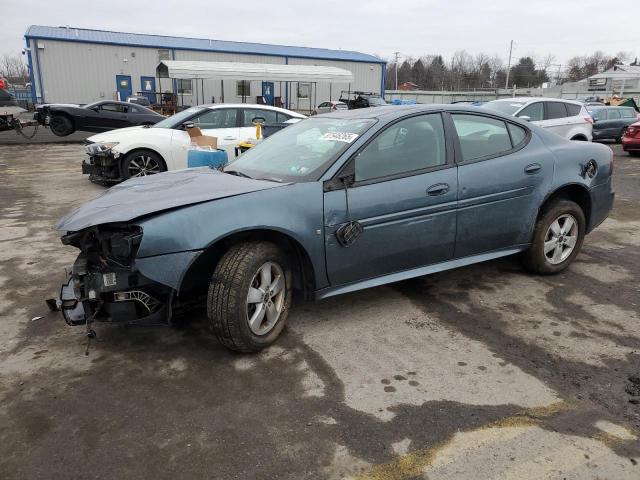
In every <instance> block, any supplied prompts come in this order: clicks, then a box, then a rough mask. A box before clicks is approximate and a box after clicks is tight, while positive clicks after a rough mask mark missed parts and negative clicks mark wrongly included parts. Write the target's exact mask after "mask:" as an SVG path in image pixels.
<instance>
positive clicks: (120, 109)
mask: <svg viewBox="0 0 640 480" xmlns="http://www.w3.org/2000/svg"><path fill="white" fill-rule="evenodd" d="M100 110H104V111H105V112H116V113H127V107H125V106H124V105H120V104H119V103H103V104H102V105H100Z"/></svg>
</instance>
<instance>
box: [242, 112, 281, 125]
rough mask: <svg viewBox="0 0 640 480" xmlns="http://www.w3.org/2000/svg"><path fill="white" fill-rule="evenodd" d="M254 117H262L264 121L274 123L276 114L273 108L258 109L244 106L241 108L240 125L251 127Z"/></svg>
mask: <svg viewBox="0 0 640 480" xmlns="http://www.w3.org/2000/svg"><path fill="white" fill-rule="evenodd" d="M254 118H264V120H265V122H266V123H276V122H277V115H276V112H274V111H273V110H267V109H264V110H263V109H261V108H260V109H258V108H244V109H242V121H241V124H240V126H241V127H253V119H254Z"/></svg>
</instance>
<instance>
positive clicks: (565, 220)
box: [523, 200, 586, 275]
mask: <svg viewBox="0 0 640 480" xmlns="http://www.w3.org/2000/svg"><path fill="white" fill-rule="evenodd" d="M585 231H586V221H585V217H584V212H583V211H582V209H581V208H580V206H579V205H578V204H576V203H575V202H572V201H570V200H556V201H555V202H553V203H552V204H550V205H548V206H547V207H546V208H545V210H544V211H543V213H542V215H540V217H539V218H538V221H537V222H536V227H535V231H534V233H533V243H532V244H531V247H529V249H528V250H527V251H526V252H525V253H524V255H523V263H524V265H525V267H526V268H527V269H529V270H531V271H533V272H535V273H539V274H543V275H549V274H553V273H558V272H561V271H562V270H564V269H565V268H567V267H568V266H569V265H570V264H571V262H572V261H573V259H574V258H575V257H576V255H578V253H579V252H580V249H581V248H582V242H583V241H584V235H585Z"/></svg>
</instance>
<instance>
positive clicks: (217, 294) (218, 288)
mask: <svg viewBox="0 0 640 480" xmlns="http://www.w3.org/2000/svg"><path fill="white" fill-rule="evenodd" d="M270 262H272V263H275V264H277V265H279V266H280V267H281V269H282V272H283V275H284V298H283V301H282V307H281V311H280V315H279V317H277V320H276V321H275V323H274V324H273V326H271V327H270V330H268V331H267V332H265V334H264V335H257V334H256V333H254V331H252V329H251V327H250V326H249V306H248V295H249V288H250V287H251V283H252V281H255V278H254V277H255V276H256V275H257V274H258V272H259V271H260V269H261V267H263V266H264V265H265V264H268V263H270ZM290 307H291V269H290V267H289V262H288V259H287V257H286V255H285V254H284V253H283V252H282V250H280V249H279V248H278V247H277V246H276V245H275V244H273V243H270V242H260V241H251V242H243V243H239V244H237V245H234V246H233V247H231V248H230V249H229V250H228V251H227V252H226V253H225V254H224V256H223V257H222V258H221V259H220V261H219V262H218V264H217V265H216V268H215V272H214V274H213V277H212V278H211V283H210V284H209V294H208V296H207V316H208V318H209V326H210V327H211V330H213V332H214V334H215V336H216V338H217V339H218V340H219V341H220V343H222V344H223V345H224V346H225V347H227V348H229V349H231V350H235V351H237V352H257V351H259V350H262V349H263V348H265V347H268V346H269V345H271V344H272V343H273V342H275V341H276V339H277V338H278V337H279V336H280V333H282V330H283V328H284V326H285V323H286V320H287V316H288V314H289V308H290ZM265 318H266V315H265Z"/></svg>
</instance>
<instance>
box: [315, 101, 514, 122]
mask: <svg viewBox="0 0 640 480" xmlns="http://www.w3.org/2000/svg"><path fill="white" fill-rule="evenodd" d="M442 111H445V112H463V113H465V112H466V113H482V114H484V115H487V114H490V115H495V116H499V117H503V118H505V119H509V120H511V121H513V120H514V117H512V116H511V115H505V114H502V113H500V112H494V111H492V110H488V109H486V108H484V107H476V106H472V105H464V104H450V103H446V104H424V103H416V104H413V105H385V106H382V107H369V108H356V109H353V110H338V111H336V112H333V113H323V114H321V115H317V116H316V118H321V117H329V118H342V119H345V120H348V119H366V118H369V119H385V120H389V119H393V118H395V117H402V116H404V115H410V114H412V113H423V112H425V113H427V112H442Z"/></svg>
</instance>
